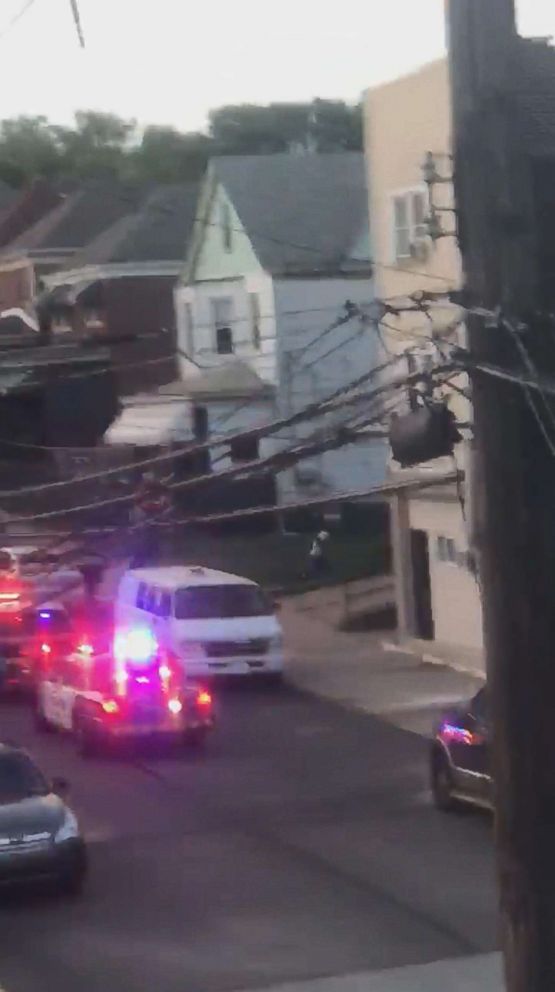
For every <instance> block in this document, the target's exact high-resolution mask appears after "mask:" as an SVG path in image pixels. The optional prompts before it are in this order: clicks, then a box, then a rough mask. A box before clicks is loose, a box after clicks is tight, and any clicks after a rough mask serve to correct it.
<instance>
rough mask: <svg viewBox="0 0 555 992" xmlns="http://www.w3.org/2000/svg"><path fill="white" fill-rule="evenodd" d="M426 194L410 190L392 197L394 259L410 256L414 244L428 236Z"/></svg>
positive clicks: (411, 255)
mask: <svg viewBox="0 0 555 992" xmlns="http://www.w3.org/2000/svg"><path fill="white" fill-rule="evenodd" d="M426 215H427V207H426V194H425V193H424V191H423V190H411V191H409V192H408V193H403V194H400V195H398V196H395V197H394V198H393V250H394V255H395V258H396V259H399V258H412V257H413V254H414V245H415V244H416V243H418V242H422V241H423V240H424V239H425V238H427V237H428V226H427V224H426Z"/></svg>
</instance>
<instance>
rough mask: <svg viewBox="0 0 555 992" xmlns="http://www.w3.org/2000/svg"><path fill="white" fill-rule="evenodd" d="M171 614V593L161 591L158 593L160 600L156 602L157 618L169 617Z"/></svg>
mask: <svg viewBox="0 0 555 992" xmlns="http://www.w3.org/2000/svg"><path fill="white" fill-rule="evenodd" d="M171 612H172V597H171V593H169V592H167V590H164V589H163V590H162V592H161V593H160V600H159V602H158V616H159V617H169V616H171Z"/></svg>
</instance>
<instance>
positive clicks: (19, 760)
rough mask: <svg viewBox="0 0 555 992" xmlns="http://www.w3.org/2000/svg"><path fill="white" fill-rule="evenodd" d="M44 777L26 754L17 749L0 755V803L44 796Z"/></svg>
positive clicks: (45, 789) (46, 790) (45, 793)
mask: <svg viewBox="0 0 555 992" xmlns="http://www.w3.org/2000/svg"><path fill="white" fill-rule="evenodd" d="M48 792H49V789H48V786H47V784H46V779H45V778H44V776H43V775H42V774H41V772H40V771H39V770H38V768H37V766H36V765H34V764H33V762H32V761H31V759H30V758H28V757H27V755H26V754H21V753H19V752H17V751H14V752H10V751H8V752H7V753H6V754H3V755H1V756H0V803H9V802H16V801H17V800H19V799H28V798H29V799H30V798H31V796H46V795H47V793H48Z"/></svg>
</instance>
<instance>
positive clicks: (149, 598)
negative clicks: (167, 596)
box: [143, 586, 158, 613]
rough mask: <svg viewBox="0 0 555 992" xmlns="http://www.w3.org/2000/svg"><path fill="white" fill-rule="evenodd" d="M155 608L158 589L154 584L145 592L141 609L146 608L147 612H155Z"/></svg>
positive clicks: (156, 606)
mask: <svg viewBox="0 0 555 992" xmlns="http://www.w3.org/2000/svg"><path fill="white" fill-rule="evenodd" d="M157 608H158V590H157V588H156V586H151V587H150V589H147V591H146V593H145V598H144V606H143V610H146V611H147V613H156V611H157Z"/></svg>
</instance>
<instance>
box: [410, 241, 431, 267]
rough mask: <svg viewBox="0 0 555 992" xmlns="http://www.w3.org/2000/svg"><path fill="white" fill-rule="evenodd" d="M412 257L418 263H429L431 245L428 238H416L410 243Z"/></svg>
mask: <svg viewBox="0 0 555 992" xmlns="http://www.w3.org/2000/svg"><path fill="white" fill-rule="evenodd" d="M410 257H411V258H413V259H414V260H415V261H416V262H427V261H428V259H429V257H430V243H429V241H428V239H427V238H415V239H414V241H411V243H410Z"/></svg>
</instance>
